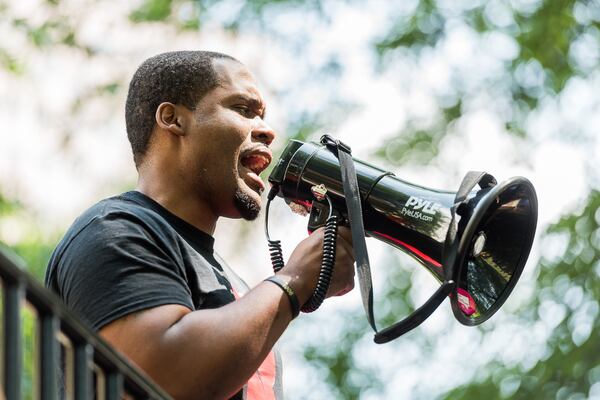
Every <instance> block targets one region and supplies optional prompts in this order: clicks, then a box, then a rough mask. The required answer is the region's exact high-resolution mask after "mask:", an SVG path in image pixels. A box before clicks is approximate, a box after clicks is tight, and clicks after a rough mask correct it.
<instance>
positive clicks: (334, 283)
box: [277, 227, 354, 304]
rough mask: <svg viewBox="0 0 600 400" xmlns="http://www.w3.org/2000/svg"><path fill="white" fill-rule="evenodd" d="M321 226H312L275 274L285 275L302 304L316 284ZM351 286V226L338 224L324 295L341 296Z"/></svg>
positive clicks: (321, 236)
mask: <svg viewBox="0 0 600 400" xmlns="http://www.w3.org/2000/svg"><path fill="white" fill-rule="evenodd" d="M323 235H324V228H319V229H317V230H315V231H314V232H313V233H312V234H311V235H310V236H309V237H307V238H306V239H304V240H303V241H301V242H300V243H299V244H298V246H297V247H296V249H295V250H294V251H293V252H292V255H291V256H290V259H289V260H288V262H287V264H286V265H285V267H284V268H283V269H282V270H281V271H279V273H278V274H277V275H279V276H281V277H282V278H284V279H285V280H286V281H287V282H288V285H290V286H291V287H292V288H293V289H294V291H295V292H296V296H298V301H299V302H300V304H304V303H305V302H306V301H307V300H308V299H309V298H310V296H311V295H312V293H313V291H314V289H315V287H316V286H317V279H318V277H319V272H320V270H321V261H322V258H323ZM352 288H354V250H353V248H352V234H351V231H350V229H348V228H346V227H339V228H338V234H337V238H336V256H335V266H334V269H333V275H332V278H331V284H330V285H329V291H328V292H327V297H331V296H341V295H343V294H345V293H348V292H349V291H351V290H352Z"/></svg>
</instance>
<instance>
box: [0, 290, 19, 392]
mask: <svg viewBox="0 0 600 400" xmlns="http://www.w3.org/2000/svg"><path fill="white" fill-rule="evenodd" d="M22 302H23V288H22V287H21V284H20V282H19V281H18V279H15V280H10V279H5V280H4V312H3V315H4V318H3V320H4V321H3V323H4V385H5V388H4V390H5V393H6V399H7V400H19V399H20V398H21V376H22V374H23V346H22V332H21V303H22Z"/></svg>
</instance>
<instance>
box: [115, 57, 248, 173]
mask: <svg viewBox="0 0 600 400" xmlns="http://www.w3.org/2000/svg"><path fill="white" fill-rule="evenodd" d="M215 59H229V60H233V61H237V60H236V59H235V58H233V57H231V56H228V55H227V54H222V53H216V52H212V51H173V52H169V53H162V54H159V55H156V56H154V57H151V58H149V59H147V60H146V61H144V62H143V63H142V65H140V66H139V68H138V69H137V71H136V72H135V74H134V75H133V78H131V82H130V83H129V92H128V94H127V102H126V104H125V125H126V127H127V138H128V139H129V142H130V143H131V149H132V151H133V160H134V162H135V165H136V166H139V164H140V162H141V161H142V159H143V157H144V155H145V154H146V151H147V150H148V143H149V142H150V137H151V136H152V130H153V129H154V124H155V114H156V109H157V108H158V106H159V105H160V103H163V102H170V103H173V104H181V105H183V106H186V107H188V108H194V107H195V106H196V104H197V103H198V101H200V99H201V98H202V97H203V96H204V95H205V94H206V93H207V92H209V91H210V90H211V89H213V88H214V87H216V86H217V85H218V83H219V81H218V76H217V73H216V72H215V70H214V68H213V60H215ZM237 62H239V61H237Z"/></svg>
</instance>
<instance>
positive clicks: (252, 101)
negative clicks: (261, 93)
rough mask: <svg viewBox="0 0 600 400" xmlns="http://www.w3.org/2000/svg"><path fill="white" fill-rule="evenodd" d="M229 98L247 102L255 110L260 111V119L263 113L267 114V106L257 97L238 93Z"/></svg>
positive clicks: (263, 115) (263, 117)
mask: <svg viewBox="0 0 600 400" xmlns="http://www.w3.org/2000/svg"><path fill="white" fill-rule="evenodd" d="M231 98H232V99H237V100H242V101H245V102H247V103H248V104H249V105H250V107H252V108H254V109H255V110H259V111H261V112H260V117H261V118H262V119H265V115H266V114H267V106H266V105H265V104H264V103H263V102H262V101H260V100H259V99H258V98H257V97H255V96H249V95H247V94H242V93H238V94H234V95H232V96H231Z"/></svg>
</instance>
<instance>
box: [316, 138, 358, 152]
mask: <svg viewBox="0 0 600 400" xmlns="http://www.w3.org/2000/svg"><path fill="white" fill-rule="evenodd" d="M320 142H321V144H322V145H324V146H326V147H327V148H328V149H329V150H330V151H331V152H333V153H334V154H337V152H338V150H342V151H343V152H344V153H347V154H352V149H351V148H350V146H348V145H347V144H346V143H344V142H342V141H341V140H338V139H335V138H333V137H332V136H331V135H327V134H325V135H323V136H321V140H320Z"/></svg>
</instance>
